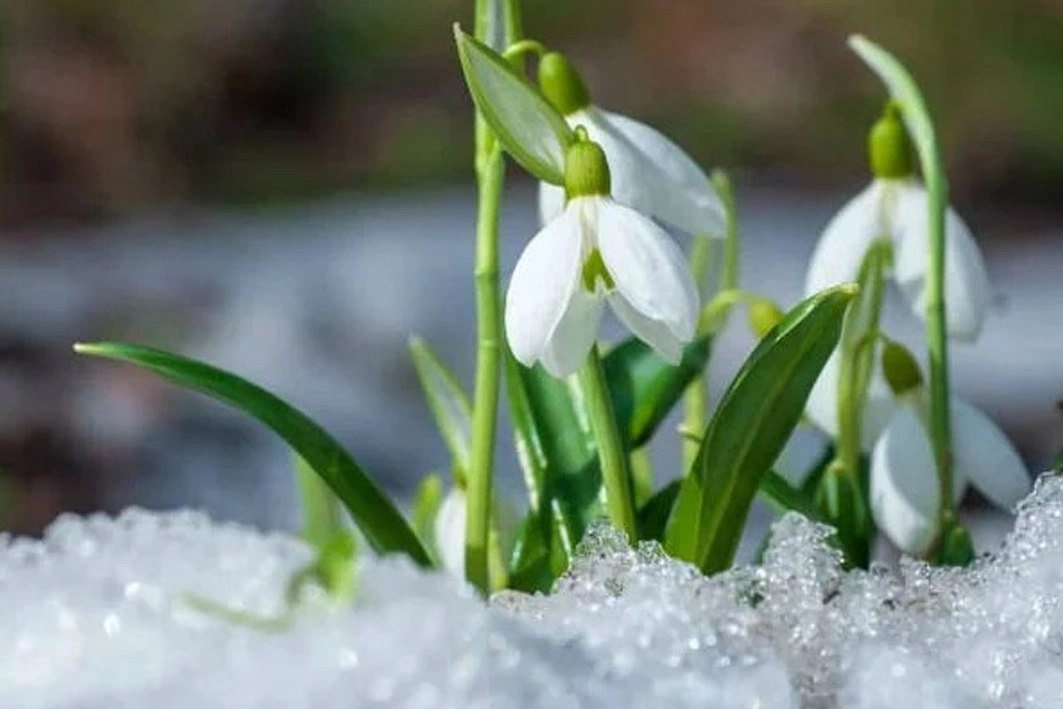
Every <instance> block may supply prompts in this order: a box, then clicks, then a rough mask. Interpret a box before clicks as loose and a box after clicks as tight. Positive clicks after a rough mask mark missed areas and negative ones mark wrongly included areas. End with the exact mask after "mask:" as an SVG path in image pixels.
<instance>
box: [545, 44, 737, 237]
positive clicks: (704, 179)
mask: <svg viewBox="0 0 1063 709" xmlns="http://www.w3.org/2000/svg"><path fill="white" fill-rule="evenodd" d="M539 84H540V86H541V87H542V90H543V93H544V94H545V95H546V97H547V98H548V99H550V101H551V102H552V103H553V104H554V106H555V107H556V108H557V109H558V110H559V111H560V112H561V113H562V115H564V117H565V120H566V121H567V122H568V124H569V126H571V127H572V128H576V127H577V126H583V128H584V129H585V130H586V132H587V137H588V138H590V139H591V140H593V141H594V142H596V143H598V144H599V145H601V146H602V150H604V151H605V155H606V159H607V160H608V161H609V170H610V173H611V174H612V181H613V185H612V187H613V189H612V196H613V199H615V200H616V201H617V202H619V203H620V204H623V205H625V206H628V207H631V208H632V209H635V210H637V211H639V212H641V213H643V214H648V215H651V216H654V217H657V218H658V219H660V220H662V221H664V222H668V223H669V224H672V225H674V226H677V227H679V228H680V229H683V230H684V231H687V232H690V233H692V234H707V235H710V236H717V237H721V236H722V234H723V224H724V218H723V213H724V212H723V205H722V204H721V203H720V199H719V197H718V196H717V195H716V191H715V190H714V189H713V186H712V181H711V180H710V179H709V177H708V175H706V174H705V172H704V171H703V170H702V169H701V168H700V167H698V165H697V163H695V162H694V161H693V160H692V159H691V158H690V157H689V156H688V155H687V154H686V153H685V152H683V150H682V149H681V148H680V147H679V146H677V145H676V144H675V143H673V142H672V141H671V140H669V139H668V138H667V137H665V136H664V135H662V134H661V133H660V132H659V131H657V130H656V129H654V128H651V127H650V126H647V125H645V124H643V123H640V122H638V121H635V120H632V119H631V118H627V117H625V116H622V115H619V114H617V113H610V112H608V111H605V110H602V109H601V108H598V107H597V106H595V105H593V104H592V103H591V100H590V95H589V93H588V91H587V89H586V86H585V85H584V83H583V81H582V79H581V78H580V76H579V74H578V73H577V72H576V70H575V68H574V67H573V66H572V64H571V63H570V62H569V61H568V59H567V58H565V56H564V55H562V54H559V53H557V52H548V53H547V54H545V55H544V56H543V58H542V60H541V62H540V64H539ZM564 204H565V194H564V190H563V189H562V188H561V187H557V186H554V185H551V184H548V183H545V182H544V183H541V184H540V188H539V213H540V217H541V219H542V223H543V224H545V223H547V222H548V221H550V220H551V219H553V218H554V217H555V216H557V215H558V214H559V213H560V212H561V210H562V208H563V207H564Z"/></svg>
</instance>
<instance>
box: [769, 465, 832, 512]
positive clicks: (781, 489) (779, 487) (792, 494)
mask: <svg viewBox="0 0 1063 709" xmlns="http://www.w3.org/2000/svg"><path fill="white" fill-rule="evenodd" d="M758 492H759V493H760V494H761V495H763V496H764V499H766V500H767V501H768V502H769V503H770V504H771V505H772V506H773V507H775V508H776V509H778V510H780V511H782V512H799V513H801V514H803V515H804V516H805V517H808V518H809V519H811V520H815V521H817V522H823V521H824V520H823V515H822V514H821V513H820V511H819V509H818V508H817V507H816V503H815V502H814V501H813V500H811V499H810V498H809V497H808V496H807V495H806V494H805V493H803V492H802V491H801V489H800V488H797V487H794V486H793V485H791V484H790V483H788V482H787V481H786V478H784V477H783V476H781V475H779V474H778V473H776V472H775V471H774V470H769V471H768V472H767V473H765V474H764V477H763V478H761V481H760V487H759V489H758Z"/></svg>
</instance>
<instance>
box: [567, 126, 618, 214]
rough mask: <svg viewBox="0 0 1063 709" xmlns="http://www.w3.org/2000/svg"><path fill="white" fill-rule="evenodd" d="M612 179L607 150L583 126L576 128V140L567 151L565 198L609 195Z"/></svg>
mask: <svg viewBox="0 0 1063 709" xmlns="http://www.w3.org/2000/svg"><path fill="white" fill-rule="evenodd" d="M610 191H611V180H610V177H609V163H608V162H607V161H606V159H605V151H603V150H602V147H601V146H600V145H598V144H597V143H595V142H594V141H592V140H588V139H587V133H586V131H584V130H583V129H582V128H577V129H576V141H575V142H574V143H572V145H570V146H568V151H567V152H566V153H565V198H566V199H574V198H576V197H590V196H595V195H606V196H607V195H609V193H610Z"/></svg>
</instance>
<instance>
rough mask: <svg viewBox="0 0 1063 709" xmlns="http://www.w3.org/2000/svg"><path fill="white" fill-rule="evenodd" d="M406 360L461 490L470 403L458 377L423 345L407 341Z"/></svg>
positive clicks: (468, 442) (466, 463)
mask: <svg viewBox="0 0 1063 709" xmlns="http://www.w3.org/2000/svg"><path fill="white" fill-rule="evenodd" d="M410 358H411V359H413V366H414V368H415V369H416V370H417V378H418V379H420V380H421V386H422V387H423V388H424V394H425V398H426V399H427V400H428V408H429V409H430V410H431V411H432V417H433V418H434V419H435V421H436V427H437V428H439V432H440V434H442V436H443V442H444V443H445V444H446V446H447V450H449V451H450V455H451V458H453V460H454V481H455V482H456V483H457V484H458V485H459V486H460V487H464V486H465V475H466V473H467V472H468V470H469V451H470V450H471V448H472V404H470V403H469V397H468V396H466V394H465V391H464V390H463V389H462V388H461V384H460V383H459V382H458V378H457V377H456V376H455V375H454V373H453V372H452V371H451V370H450V369H449V368H448V367H447V365H445V364H444V363H443V360H442V359H440V357H439V355H437V354H436V353H435V352H434V351H433V350H432V348H431V347H430V346H429V345H428V343H427V342H425V341H424V340H422V339H421V338H419V337H413V338H410Z"/></svg>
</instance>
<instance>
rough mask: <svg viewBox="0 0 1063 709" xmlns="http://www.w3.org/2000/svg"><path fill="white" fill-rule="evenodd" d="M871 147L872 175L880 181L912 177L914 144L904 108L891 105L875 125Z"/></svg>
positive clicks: (893, 103) (869, 136)
mask: <svg viewBox="0 0 1063 709" xmlns="http://www.w3.org/2000/svg"><path fill="white" fill-rule="evenodd" d="M867 147H868V152H869V156H870V160H871V173H872V174H873V175H874V176H875V177H877V178H880V179H886V180H889V179H900V178H904V177H910V176H911V175H912V174H913V173H914V171H915V168H914V165H913V163H912V140H911V138H910V137H909V135H908V129H907V128H905V127H904V120H903V119H902V117H901V110H900V106H898V105H897V103H896V102H894V101H890V102H888V103H887V104H886V108H885V110H884V111H883V112H882V117H881V118H879V119H878V120H877V121H875V125H873V126H871V132H870V133H869V134H868V138H867Z"/></svg>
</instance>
